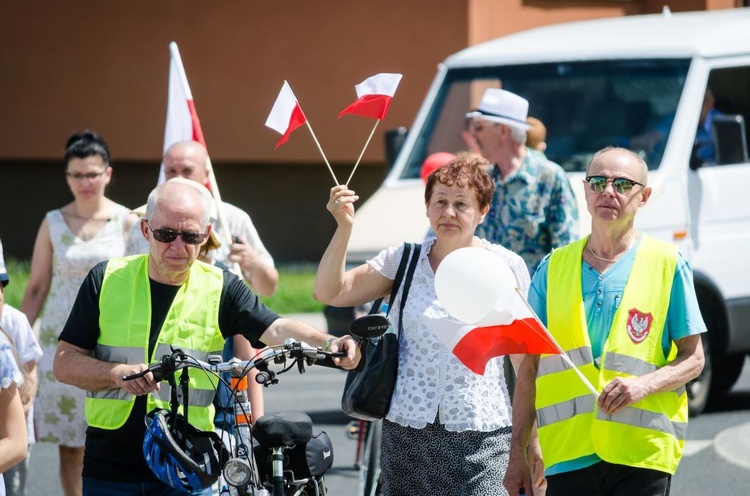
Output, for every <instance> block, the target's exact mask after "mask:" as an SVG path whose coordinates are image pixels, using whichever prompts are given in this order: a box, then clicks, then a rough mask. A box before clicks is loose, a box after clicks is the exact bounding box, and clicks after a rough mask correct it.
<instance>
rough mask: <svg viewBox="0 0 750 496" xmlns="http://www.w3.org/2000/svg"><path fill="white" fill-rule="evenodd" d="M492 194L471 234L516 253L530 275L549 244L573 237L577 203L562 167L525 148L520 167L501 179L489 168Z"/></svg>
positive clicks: (553, 244)
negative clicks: (486, 207) (490, 201)
mask: <svg viewBox="0 0 750 496" xmlns="http://www.w3.org/2000/svg"><path fill="white" fill-rule="evenodd" d="M492 177H493V179H494V180H495V196H494V197H493V198H492V203H491V204H490V211H489V212H488V213H487V217H486V218H485V220H484V222H483V223H482V224H480V225H479V226H478V227H477V231H476V235H477V236H479V237H480V238H484V239H486V240H487V241H489V242H490V243H496V244H500V245H503V246H504V247H506V248H508V249H509V250H511V251H513V252H515V253H518V254H519V255H521V257H522V258H523V259H524V261H525V262H526V265H527V267H528V269H529V272H530V273H531V274H532V275H533V274H534V271H535V270H536V268H537V266H538V265H539V262H541V261H542V259H543V258H544V257H545V255H547V254H548V253H550V252H551V251H552V250H553V249H554V248H558V247H560V246H565V245H567V244H568V243H570V242H571V241H575V240H576V239H578V205H577V203H576V199H575V195H574V194H573V190H572V188H571V187H570V182H569V181H568V178H567V177H566V176H565V171H563V169H562V168H561V167H560V166H559V165H557V164H556V163H554V162H551V161H549V160H547V157H545V156H544V154H542V153H539V152H535V151H532V150H530V149H528V148H527V149H526V158H525V159H524V162H523V164H522V165H521V168H520V169H518V170H517V171H516V172H515V173H513V174H511V175H510V176H508V177H506V178H505V179H502V178H501V177H500V173H499V172H498V170H497V167H493V168H492Z"/></svg>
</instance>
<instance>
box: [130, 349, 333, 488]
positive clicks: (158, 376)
mask: <svg viewBox="0 0 750 496" xmlns="http://www.w3.org/2000/svg"><path fill="white" fill-rule="evenodd" d="M172 351H173V352H172V354H171V355H164V356H163V357H162V359H161V360H160V361H159V362H156V363H153V364H150V365H149V366H148V369H147V370H144V371H143V372H140V373H138V374H134V375H131V376H127V377H124V378H123V379H124V380H132V379H136V378H138V377H143V376H144V375H146V374H148V373H149V372H150V373H152V374H153V376H154V380H156V381H157V382H161V381H163V380H167V381H169V383H170V386H172V388H171V395H172V401H170V408H171V410H172V411H171V412H170V411H168V410H154V411H152V412H150V413H149V414H148V415H147V416H146V425H147V434H146V437H147V438H148V437H149V436H152V438H154V442H153V443H151V444H149V446H154V447H155V448H154V449H155V450H156V451H157V452H158V453H157V454H156V455H155V456H157V457H158V456H162V457H163V452H164V451H165V450H166V449H170V450H171V451H177V454H176V455H177V456H176V459H177V467H176V468H177V470H172V471H168V472H169V473H168V474H166V475H165V474H162V473H158V472H159V471H157V470H155V466H152V465H151V464H149V466H150V467H151V468H152V471H154V473H155V475H156V476H157V477H159V478H160V479H161V480H162V481H163V482H165V483H167V484H169V485H170V486H172V487H176V488H182V489H188V490H196V486H198V488H201V489H205V488H207V487H209V486H213V485H214V484H216V483H217V482H218V483H219V488H218V490H219V494H221V495H222V496H224V495H230V496H270V495H274V496H284V495H291V496H325V495H326V494H327V489H326V486H325V472H326V470H328V468H330V467H331V465H332V464H333V446H332V445H331V443H330V439H329V438H328V436H327V434H325V432H324V431H320V430H318V431H317V433H316V432H315V431H314V429H313V423H312V420H311V419H310V417H309V416H308V415H307V414H305V413H303V412H281V413H276V414H266V415H264V416H263V417H260V418H259V419H258V420H257V421H255V423H254V424H251V419H250V415H249V414H250V406H249V400H248V397H247V380H246V376H247V374H248V372H250V371H251V370H253V369H257V370H258V375H257V376H256V381H258V382H259V383H260V384H263V385H264V386H266V387H268V386H270V385H273V384H277V383H278V378H277V376H278V375H280V374H283V373H285V372H287V371H289V370H290V369H291V368H292V367H294V365H297V370H298V371H299V373H301V374H302V373H304V372H305V365H308V366H309V365H313V364H318V365H324V366H329V367H335V365H334V364H333V362H332V360H331V358H333V357H341V356H344V353H342V352H335V353H334V352H329V351H323V350H322V349H320V348H315V347H312V346H309V345H307V344H306V343H302V342H300V341H295V340H292V339H287V340H286V341H285V342H284V344H283V345H277V346H270V347H267V348H264V349H263V350H261V352H260V353H258V354H257V355H256V356H255V357H254V358H253V359H251V360H239V359H237V358H232V359H231V360H228V361H222V358H221V356H210V357H209V358H208V362H204V361H202V360H198V359H196V358H194V357H191V356H189V355H187V354H186V353H184V352H183V351H182V350H179V349H173V350H172ZM288 359H290V360H291V363H289V364H288V365H287V361H288ZM270 363H275V364H278V365H281V364H283V368H282V370H280V371H278V372H275V371H273V370H271V369H270V368H269V364H270ZM190 368H193V369H198V370H201V371H202V372H203V373H206V374H211V375H212V376H214V377H215V378H216V380H217V383H216V384H217V386H218V382H219V381H223V379H222V378H221V373H223V372H229V373H230V375H231V377H232V384H231V386H229V385H227V386H228V387H231V391H232V395H233V397H234V400H235V407H234V408H235V415H234V419H235V420H234V426H235V429H234V433H231V434H229V433H227V434H225V437H224V439H221V438H219V436H218V435H217V434H216V433H214V432H201V431H198V430H197V429H195V428H194V427H192V426H189V422H188V420H189V419H188V418H184V417H183V416H182V415H180V414H178V413H177V409H178V407H179V400H178V395H177V381H176V380H175V376H176V375H177V374H176V373H177V372H178V371H180V370H182V374H181V377H180V386H181V387H182V399H183V402H184V403H185V404H186V403H187V399H188V397H187V383H188V381H189V377H188V376H187V370H188V369H190ZM243 379H244V381H243ZM183 411H184V412H185V413H187V409H183ZM196 431H197V432H196ZM253 439H254V440H255V441H256V443H257V444H255V446H253ZM207 441H208V442H207ZM217 441H218V442H217ZM146 444H148V443H147V441H146V440H144V452H146V451H147V450H146ZM225 445H227V446H228V449H227V448H225V447H224V446H225ZM157 448H159V449H157ZM160 449H161V450H160ZM196 450H197V451H198V452H196ZM191 451H192V452H191ZM144 454H145V453H144ZM190 455H193V456H190ZM146 457H147V462H149V455H146ZM186 458H187V459H186ZM309 460H313V463H312V465H313V466H310V462H309ZM154 463H155V462H154ZM300 475H302V476H301V477H300ZM175 476H176V478H177V479H179V480H176V479H175Z"/></svg>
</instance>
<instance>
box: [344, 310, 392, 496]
mask: <svg viewBox="0 0 750 496" xmlns="http://www.w3.org/2000/svg"><path fill="white" fill-rule="evenodd" d="M383 307H384V309H387V304H385V305H383ZM388 327H389V324H388V320H387V319H386V317H385V316H384V315H383V314H372V313H371V314H367V315H362V316H360V317H358V318H356V319H355V320H354V321H353V322H351V324H350V325H349V334H351V335H352V336H354V337H355V338H358V339H359V348H360V353H361V355H362V359H361V360H360V363H359V366H358V367H357V369H356V372H361V371H362V370H363V369H364V367H365V363H366V357H367V348H368V347H369V346H373V345H374V343H375V342H376V341H377V339H380V337H381V336H383V334H385V332H386V331H387V330H388ZM382 431H383V421H382V419H380V420H362V419H358V420H356V421H354V422H352V423H350V424H349V425H348V426H347V434H348V435H349V437H351V438H356V439H357V448H356V451H355V453H356V455H355V461H354V468H355V469H357V470H359V491H358V493H357V494H358V495H359V496H379V495H381V494H382V492H383V488H382V486H383V479H382V477H381V473H380V452H381V437H382Z"/></svg>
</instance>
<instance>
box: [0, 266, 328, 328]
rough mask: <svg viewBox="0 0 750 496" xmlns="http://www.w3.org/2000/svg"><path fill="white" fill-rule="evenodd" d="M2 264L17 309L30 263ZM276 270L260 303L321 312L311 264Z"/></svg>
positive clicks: (286, 310) (10, 298)
mask: <svg viewBox="0 0 750 496" xmlns="http://www.w3.org/2000/svg"><path fill="white" fill-rule="evenodd" d="M6 263H7V267H8V275H9V276H10V284H8V286H6V287H5V291H4V293H5V302H6V303H7V304H9V305H11V306H14V307H16V308H19V307H20V306H21V299H22V298H23V292H24V290H25V289H26V284H27V283H28V281H29V266H30V263H29V261H23V260H14V259H12V258H11V259H8V260H6ZM278 269H279V287H278V289H277V290H276V293H275V294H274V295H273V296H271V297H270V298H261V300H262V301H263V303H265V304H266V305H268V306H269V307H270V308H271V309H272V310H273V311H275V312H277V313H280V314H282V315H288V314H290V313H307V312H322V311H323V304H322V303H319V302H317V301H315V300H313V297H312V293H313V287H314V285H315V271H316V269H317V268H316V267H315V266H314V265H285V266H281V267H279V268H278Z"/></svg>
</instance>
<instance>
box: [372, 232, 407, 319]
mask: <svg viewBox="0 0 750 496" xmlns="http://www.w3.org/2000/svg"><path fill="white" fill-rule="evenodd" d="M411 248H412V245H411V243H404V251H403V253H401V261H400V262H399V263H398V270H397V271H396V277H395V278H394V279H393V286H392V287H391V296H390V298H389V299H388V311H387V312H386V313H385V317H386V318H388V315H390V314H391V308H393V301H394V299H395V298H396V294H398V289H399V287H400V286H401V281H402V280H403V279H404V272H406V264H407V262H408V261H409V255H410V254H411ZM382 301H383V298H380V299H379V300H378V301H376V302H375V305H373V307H375V306H376V305H377V307H378V308H380V304H381V303H382ZM376 311H377V310H376Z"/></svg>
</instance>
